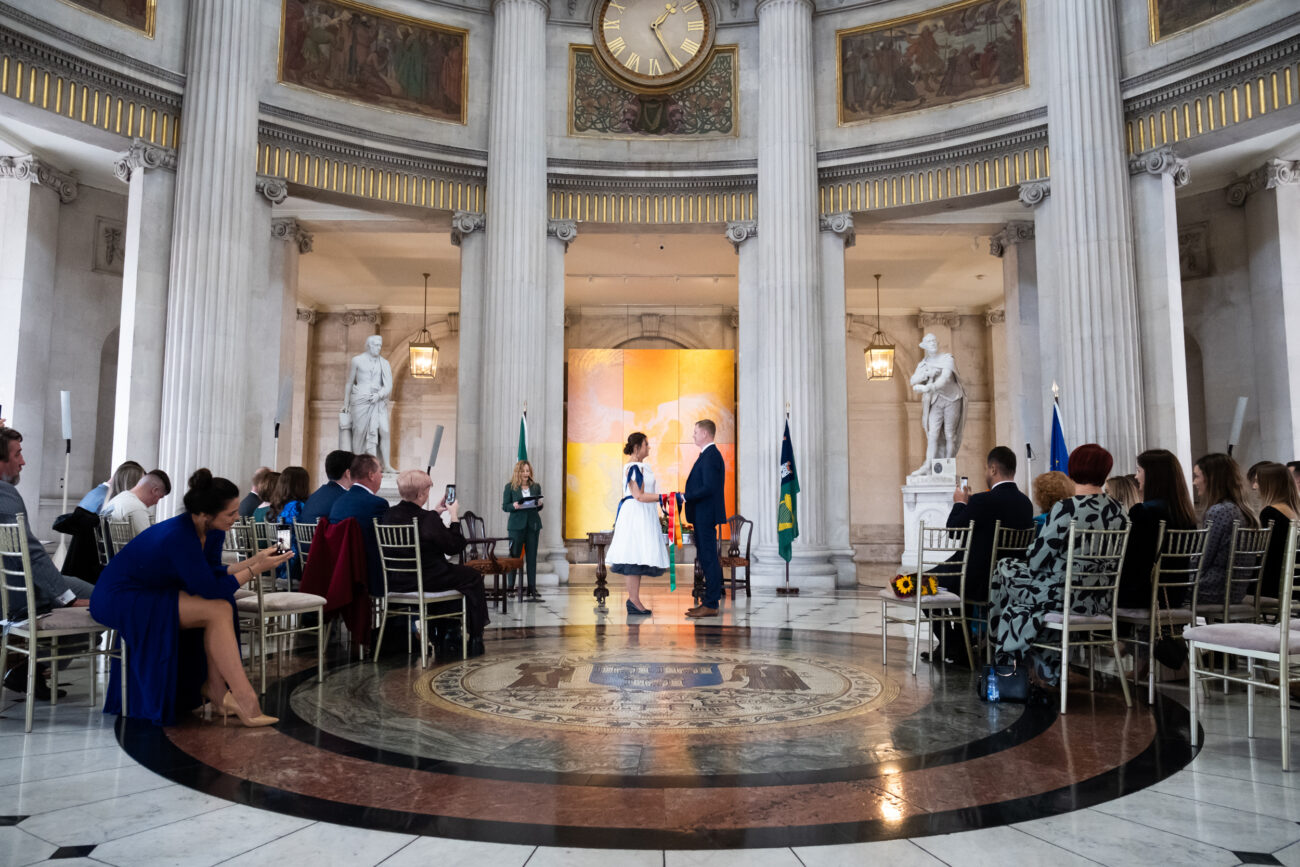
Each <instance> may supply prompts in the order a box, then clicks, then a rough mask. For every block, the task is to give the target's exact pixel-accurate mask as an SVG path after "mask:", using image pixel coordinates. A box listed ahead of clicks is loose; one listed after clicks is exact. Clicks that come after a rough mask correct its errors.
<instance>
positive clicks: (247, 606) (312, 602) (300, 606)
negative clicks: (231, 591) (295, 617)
mask: <svg viewBox="0 0 1300 867" xmlns="http://www.w3.org/2000/svg"><path fill="white" fill-rule="evenodd" d="M262 604H263V606H264V607H265V609H266V611H267V612H268V613H270V612H274V613H276V614H280V613H284V612H289V611H307V610H310V609H312V608H318V607H321V606H324V605H325V597H324V596H317V595H316V594H314V593H265V594H263V595H262ZM235 607H236V608H238V609H239V611H240V612H242V613H245V614H256V613H257V594H253V595H252V596H246V597H244V598H243V599H236V600H235Z"/></svg>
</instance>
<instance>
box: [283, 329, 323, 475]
mask: <svg viewBox="0 0 1300 867" xmlns="http://www.w3.org/2000/svg"><path fill="white" fill-rule="evenodd" d="M315 324H316V310H315V309H314V308H312V307H295V308H294V322H293V399H292V403H291V404H290V408H289V416H290V418H291V419H292V420H293V428H292V433H293V435H292V436H289V437H288V440H289V456H288V458H287V459H286V460H285V462H284V464H280V465H279V466H284V465H285V464H291V465H293V466H304V464H303V460H304V458H303V455H304V454H305V453H306V446H307V430H308V424H307V411H308V408H309V407H310V406H311V371H310V364H311V356H312V344H313V343H314V342H315V341H314V339H313V338H314V335H313V334H312V326H313V325H315ZM280 437H281V438H282V439H283V438H285V432H284V430H283V429H282V430H281V431H280ZM321 457H322V458H323V457H324V455H322V456H321ZM307 471H308V472H310V473H311V474H312V478H314V479H315V478H319V477H320V474H321V473H323V472H324V468H323V467H321V466H316V467H307Z"/></svg>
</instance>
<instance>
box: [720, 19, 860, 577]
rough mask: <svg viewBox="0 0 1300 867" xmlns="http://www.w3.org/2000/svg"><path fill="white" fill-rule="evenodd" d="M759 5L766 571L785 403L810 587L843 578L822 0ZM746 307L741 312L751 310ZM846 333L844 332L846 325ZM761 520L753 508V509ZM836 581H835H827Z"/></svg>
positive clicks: (800, 549) (800, 566)
mask: <svg viewBox="0 0 1300 867" xmlns="http://www.w3.org/2000/svg"><path fill="white" fill-rule="evenodd" d="M757 12H758V51H759V70H758V101H757V102H758V106H759V109H758V211H759V214H760V218H761V220H762V231H761V232H759V234H758V237H757V239H756V243H757V247H758V306H759V309H758V310H756V311H751V312H752V313H753V314H754V315H756V316H757V317H758V318H759V325H758V355H757V357H753V358H750V359H749V360H748V362H746V361H744V360H742V362H741V365H740V367H741V371H742V372H743V371H745V369H746V368H750V370H751V372H752V373H755V374H756V375H757V376H758V377H760V381H761V383H762V385H761V387H760V388H758V389H757V394H756V398H757V401H756V402H757V412H756V413H755V420H756V427H755V428H753V429H750V430H748V431H745V432H742V433H741V435H742V436H748V437H752V438H755V439H756V441H757V448H756V452H757V466H755V467H753V468H751V469H747V470H745V472H746V473H749V472H753V473H754V476H755V479H756V485H755V486H756V487H757V489H758V495H759V502H758V509H757V511H756V512H755V513H754V515H752V518H753V520H754V523H755V533H754V537H755V543H756V544H755V560H756V563H757V565H756V569H755V571H756V573H758V574H760V575H764V574H765V575H779V574H780V573H781V572H782V571H783V569H784V562H783V561H782V560H781V559H780V558H779V557H778V556H777V552H776V514H775V513H776V501H777V491H778V488H779V485H780V482H779V479H778V466H779V459H780V448H781V430H782V426H783V419H784V411H785V406H786V404H787V403H788V404H789V405H790V436H791V439H792V440H793V443H794V448H795V463H796V465H797V468H798V472H799V476H800V484H801V487H802V488H803V491H804V493H803V494H801V496H800V498H799V533H800V535H799V539H798V540H797V541H796V542H795V548H794V552H795V553H794V556H795V560H794V561H793V562H792V564H791V574H792V575H793V576H795V578H796V580H797V581H798V582H799V583H801V584H804V585H811V584H829V583H832V582H833V581H834V578H833V577H831V576H833V575H834V574H835V570H834V566H833V565H832V564H831V562H830V554H829V550H828V549H827V532H826V531H827V527H826V486H825V483H824V479H825V473H826V449H825V444H824V442H823V440H822V430H821V428H822V426H823V424H824V423H825V420H824V417H823V411H824V404H823V399H824V391H823V370H822V367H823V365H822V360H821V353H820V350H819V346H820V342H821V329H822V326H823V322H822V299H821V292H820V289H819V283H818V270H819V269H818V242H817V229H818V215H817V135H816V123H815V120H814V116H813V108H814V103H815V102H816V100H815V96H816V94H815V89H814V86H813V38H812V30H813V27H812V13H813V4H812V2H811V0H759V3H758V6H757ZM745 315H746V311H745V310H744V309H743V307H742V310H741V318H742V319H743V318H744V316H745ZM836 333H837V334H838V329H837V332H836ZM747 517H751V516H747ZM828 579H829V580H828Z"/></svg>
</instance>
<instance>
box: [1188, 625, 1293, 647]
mask: <svg viewBox="0 0 1300 867" xmlns="http://www.w3.org/2000/svg"><path fill="white" fill-rule="evenodd" d="M1278 630H1279V627H1277V626H1268V625H1267V624H1264V623H1211V624H1210V625H1209V626H1190V627H1188V628H1186V629H1184V630H1183V638H1185V639H1187V640H1188V641H1194V642H1196V643H1197V644H1213V645H1217V646H1219V647H1234V648H1238V649H1240V650H1253V651H1257V652H1263V653H1268V652H1270V651H1271V652H1274V653H1276V652H1277V650H1278V645H1279V643H1280V636H1279V635H1278ZM1287 653H1300V635H1298V634H1296V632H1295V631H1290V635H1289V636H1288V638H1287Z"/></svg>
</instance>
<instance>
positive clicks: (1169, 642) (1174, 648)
mask: <svg viewBox="0 0 1300 867" xmlns="http://www.w3.org/2000/svg"><path fill="white" fill-rule="evenodd" d="M1160 589H1161V591H1162V592H1163V593H1164V596H1165V608H1164V610H1165V611H1168V612H1170V616H1169V618H1168V619H1169V624H1168V626H1169V633H1168V634H1167V635H1166V634H1164V633H1165V626H1164V624H1162V623H1160V620H1161V617H1160V613H1159V611H1157V612H1156V631H1157V632H1158V633H1159V636H1158V637H1157V638H1156V641H1155V646H1154V647H1153V648H1152V649H1151V655H1152V656H1154V657H1155V658H1156V662H1159V663H1160V664H1161V665H1163V666H1165V667H1166V668H1171V669H1173V670H1174V671H1177V670H1178V669H1180V668H1182V667H1183V666H1184V665H1186V664H1187V642H1186V641H1184V640H1183V639H1182V638H1181V637H1179V636H1176V635H1174V622H1173V614H1172V612H1173V609H1172V608H1170V607H1169V589H1168V588H1166V587H1161V588H1160Z"/></svg>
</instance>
